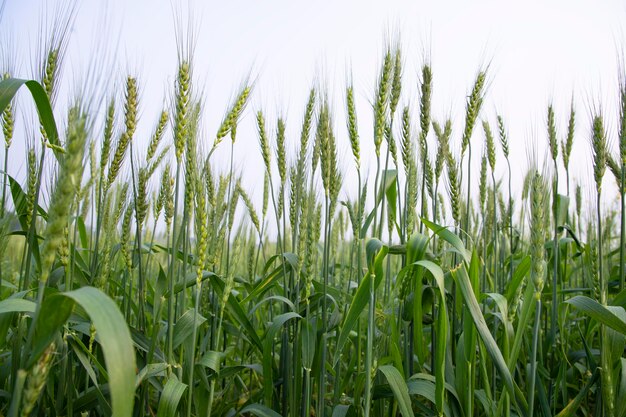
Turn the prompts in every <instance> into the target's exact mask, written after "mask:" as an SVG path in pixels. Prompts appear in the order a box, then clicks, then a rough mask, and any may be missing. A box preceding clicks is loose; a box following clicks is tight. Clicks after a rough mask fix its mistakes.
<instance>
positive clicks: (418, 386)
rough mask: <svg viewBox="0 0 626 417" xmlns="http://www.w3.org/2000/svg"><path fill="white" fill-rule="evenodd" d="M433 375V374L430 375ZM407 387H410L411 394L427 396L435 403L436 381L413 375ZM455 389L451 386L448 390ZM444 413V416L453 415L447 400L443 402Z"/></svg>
mask: <svg viewBox="0 0 626 417" xmlns="http://www.w3.org/2000/svg"><path fill="white" fill-rule="evenodd" d="M428 376H431V377H432V375H428ZM407 387H408V389H409V394H410V395H419V396H420V397H423V398H426V399H427V400H428V401H430V402H431V403H433V404H435V382H434V381H432V380H427V379H422V378H416V377H415V376H412V377H411V378H410V379H409V381H408V382H407ZM451 389H453V388H452V387H450V388H449V389H448V391H450V390H451ZM443 415H444V416H452V415H453V414H452V410H450V405H449V404H448V403H447V402H446V403H444V404H443Z"/></svg>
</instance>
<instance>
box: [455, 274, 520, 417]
mask: <svg viewBox="0 0 626 417" xmlns="http://www.w3.org/2000/svg"><path fill="white" fill-rule="evenodd" d="M465 268H466V267H465V265H461V266H460V267H458V268H456V269H453V270H452V271H450V272H451V274H452V276H453V278H454V280H455V281H456V282H457V285H458V286H459V289H460V290H461V294H462V295H463V300H464V302H465V307H466V308H467V309H468V311H469V313H470V315H471V317H472V320H473V322H474V326H475V327H476V330H477V331H478V334H479V335H480V337H481V339H482V341H483V343H484V344H485V348H486V349H487V352H488V353H489V356H490V357H491V359H492V360H493V362H494V365H495V367H496V369H497V370H498V373H499V374H500V377H501V378H502V381H503V382H504V385H505V387H506V389H507V391H508V392H509V394H510V395H511V397H512V398H515V399H516V402H517V404H518V406H519V407H520V408H521V409H522V411H523V412H525V411H526V408H527V405H526V400H525V398H524V394H523V393H522V392H521V391H520V389H519V387H517V385H515V382H514V381H513V377H512V376H511V372H510V371H509V368H508V366H507V364H506V362H505V361H504V357H503V356H502V352H501V351H500V349H499V348H498V344H497V343H496V341H495V339H494V338H493V336H492V335H491V333H490V331H489V327H488V326H487V322H486V321H485V317H484V316H483V314H482V312H481V310H480V306H479V305H478V300H477V299H476V295H475V294H474V290H473V288H472V286H471V283H470V280H469V277H468V275H467V270H466V269H465Z"/></svg>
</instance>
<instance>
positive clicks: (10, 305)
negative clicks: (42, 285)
mask: <svg viewBox="0 0 626 417" xmlns="http://www.w3.org/2000/svg"><path fill="white" fill-rule="evenodd" d="M34 312H35V303H34V302H32V301H30V300H24V299H23V298H7V299H6V300H2V301H0V314H6V313H34Z"/></svg>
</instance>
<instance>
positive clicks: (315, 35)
mask: <svg viewBox="0 0 626 417" xmlns="http://www.w3.org/2000/svg"><path fill="white" fill-rule="evenodd" d="M54 3H55V2H53V1H47V2H46V1H45V0H8V2H7V4H6V8H5V10H4V15H3V18H2V23H1V25H0V36H2V37H3V38H4V39H6V37H7V34H9V33H12V36H13V39H14V40H15V41H16V43H15V44H16V45H17V51H18V52H17V56H18V61H19V65H18V74H16V75H18V76H20V77H28V76H32V73H31V71H30V69H31V63H32V60H33V56H32V54H31V53H30V52H29V51H31V52H32V51H35V50H36V48H35V45H36V42H37V39H38V38H39V37H40V36H41V35H40V33H39V21H40V19H39V17H35V16H40V15H41V12H42V11H44V10H45V7H44V6H45V5H46V4H48V6H50V5H53V4H54ZM78 3H79V7H78V11H77V16H76V19H75V23H74V25H73V26H72V29H71V38H70V43H69V47H68V53H67V58H68V59H67V61H66V67H65V72H64V80H63V88H64V89H65V91H68V89H70V88H71V87H72V86H73V83H74V84H75V79H76V78H77V76H76V74H78V73H80V71H81V68H85V67H86V63H87V62H88V60H89V59H92V58H93V56H94V55H95V54H100V53H102V48H101V47H99V48H98V49H97V50H91V49H92V47H93V45H94V39H95V38H98V37H99V38H101V39H108V41H107V43H108V44H109V46H108V49H109V52H115V51H117V54H116V57H115V58H116V59H115V62H114V64H113V68H112V70H107V74H109V73H111V74H112V75H113V76H112V79H113V80H114V82H115V84H116V85H117V90H118V91H117V95H118V97H119V98H120V99H121V97H122V94H123V89H122V88H120V86H121V85H122V84H121V80H123V78H124V77H125V75H126V73H128V72H130V73H132V74H134V75H137V76H138V77H139V80H140V85H141V88H142V94H141V112H140V117H141V119H140V127H139V131H138V132H139V134H138V135H137V136H136V140H137V141H138V142H141V143H142V146H145V144H146V142H147V140H148V137H149V132H150V131H151V129H152V128H153V125H154V123H155V122H156V120H157V117H158V113H159V111H160V109H161V108H162V106H163V100H164V98H167V97H168V96H169V95H171V93H172V91H173V79H174V75H175V70H176V37H175V34H176V31H175V28H174V17H173V16H174V12H173V10H187V9H190V10H192V11H193V16H194V20H195V23H196V31H195V36H196V38H197V46H196V50H195V56H194V60H195V63H194V64H195V77H196V80H195V81H196V84H195V85H196V86H197V87H198V89H204V91H205V109H206V111H205V118H204V122H203V126H204V130H205V132H206V135H205V137H206V140H204V149H205V150H208V148H210V146H211V144H212V141H213V139H212V138H213V136H214V134H215V131H216V130H217V128H218V124H219V122H220V120H221V118H222V116H223V113H224V111H225V109H226V107H227V106H228V103H229V100H230V98H231V96H232V95H233V94H234V93H235V92H236V89H237V87H238V86H239V85H240V82H241V80H242V79H243V78H244V77H245V76H246V75H247V74H248V73H250V72H252V74H253V76H255V77H256V78H257V83H256V85H255V90H254V94H253V98H252V101H251V103H250V105H249V106H248V109H247V111H246V112H245V114H244V119H243V121H242V124H241V126H240V129H239V135H238V142H237V146H236V150H235V152H236V161H237V162H236V164H237V168H238V169H239V170H242V171H243V172H244V180H245V183H246V184H247V186H248V188H249V189H250V190H252V192H253V193H254V194H255V196H256V198H260V196H261V193H262V191H261V190H262V181H261V180H260V179H261V178H262V175H261V173H262V169H263V168H262V162H261V158H260V154H259V152H258V139H257V135H256V128H255V120H254V113H255V112H256V111H257V110H258V109H263V110H264V111H265V112H266V113H267V114H268V115H274V114H276V113H277V112H278V113H282V114H284V115H285V116H286V118H287V123H288V126H289V127H288V129H289V130H288V133H289V134H290V135H289V138H288V140H289V142H288V143H289V144H290V145H291V146H290V149H291V150H292V151H294V150H295V148H296V146H297V142H298V140H299V129H300V123H301V118H302V112H303V108H304V105H305V100H306V98H307V96H308V91H309V88H310V87H311V85H312V84H313V83H314V82H316V80H320V79H322V80H325V84H326V85H327V86H328V87H329V92H330V94H331V97H333V107H334V110H335V130H336V132H337V136H338V137H339V140H340V149H341V155H342V156H344V158H343V159H344V165H343V172H344V176H345V177H346V182H347V183H346V186H345V188H346V191H347V192H348V193H349V194H350V195H353V191H354V190H355V187H354V183H355V181H354V180H353V178H354V175H352V173H353V172H354V171H353V165H352V157H351V154H350V150H349V144H348V140H347V134H346V130H345V122H344V120H345V119H344V116H343V115H344V112H343V107H344V99H343V92H344V88H345V80H346V78H347V74H349V73H350V69H351V72H352V75H353V79H354V85H355V89H356V94H357V100H358V117H359V121H360V135H361V140H362V149H363V151H362V154H363V155H364V156H368V157H370V158H371V159H370V160H365V161H364V167H365V169H366V170H367V169H368V167H371V168H372V169H371V171H373V168H374V160H373V157H374V154H373V151H372V149H373V145H372V122H371V107H370V105H369V103H370V100H371V97H372V95H373V91H374V83H375V78H376V73H377V71H378V68H379V64H380V60H381V56H382V50H383V47H384V45H385V42H386V40H388V39H390V38H391V39H396V38H398V36H395V34H397V33H399V34H400V36H399V39H400V40H401V43H402V47H403V55H404V57H405V62H404V74H405V83H404V94H403V99H402V101H401V105H402V104H410V105H411V106H412V108H413V109H414V120H415V121H416V120H417V114H418V113H417V111H418V107H417V103H418V95H417V83H416V78H417V77H416V74H417V73H418V71H419V67H420V65H421V63H423V62H424V59H425V57H426V56H430V57H431V62H432V67H433V73H434V90H433V94H434V96H433V106H432V116H433V118H434V119H436V120H439V121H443V120H444V119H445V118H446V117H448V116H450V117H452V118H453V121H454V125H453V127H454V130H453V131H454V134H453V140H454V143H455V147H456V148H458V144H459V141H460V136H461V130H462V128H463V113H464V106H465V96H466V94H467V93H468V91H469V90H470V89H471V85H472V82H473V79H474V77H475V75H476V72H477V70H478V69H479V68H480V67H481V66H483V65H485V64H486V63H489V62H491V66H490V68H489V80H490V83H489V90H488V93H487V99H486V101H485V105H484V107H483V112H482V114H481V115H482V117H483V118H488V119H489V120H490V121H491V122H492V126H493V125H495V113H496V111H497V112H499V113H500V114H502V115H503V116H504V118H505V121H506V123H507V126H508V129H509V140H510V142H511V148H512V156H513V161H512V162H513V170H514V173H513V175H514V181H515V182H516V183H519V182H520V181H521V178H522V175H523V173H524V172H525V170H526V166H527V156H526V155H527V148H528V147H529V146H532V145H529V144H531V143H534V142H537V143H538V144H539V145H540V146H541V151H540V155H543V153H544V151H543V149H544V148H545V147H546V143H547V138H546V133H545V131H546V129H545V119H546V116H545V114H546V108H547V105H548V103H549V102H550V101H552V102H553V103H554V105H555V108H556V111H557V115H558V119H557V123H558V131H559V136H560V137H563V136H564V135H565V129H566V126H567V115H568V112H569V103H570V99H571V96H572V93H574V97H575V101H576V108H577V112H578V118H577V136H576V141H575V145H574V156H573V158H572V162H571V166H572V173H573V175H574V176H575V177H583V178H584V177H587V176H588V175H589V172H590V164H591V157H590V150H589V140H588V137H589V125H590V124H589V114H590V108H591V106H592V104H593V103H594V102H597V100H598V99H601V100H602V102H603V109H604V111H605V116H606V117H607V119H608V122H607V125H608V128H609V136H610V137H611V139H612V140H613V141H615V137H616V129H617V125H616V114H615V112H616V110H615V108H616V106H615V102H616V100H617V78H618V59H617V58H618V55H619V53H621V52H620V51H623V50H626V42H625V41H626V35H625V32H624V24H623V22H626V3H625V2H623V1H617V0H613V1H579V0H569V1H550V2H546V1H536V0H531V1H524V2H516V4H512V3H513V2H502V1H472V2H468V1H379V2H375V1H356V0H351V1H341V2H340V1H328V0H324V1H314V2H313V1H307V2H305V1H288V0H280V1H243V0H234V1H206V2H203V1H200V0H198V1H191V2H190V3H191V6H189V4H188V2H187V1H185V2H181V4H178V2H176V1H174V0H171V1H170V0H133V1H124V0H108V1H105V2H99V1H96V0H83V1H80V2H78ZM105 15H106V16H108V17H106V18H105ZM103 22H107V24H106V27H107V30H102V23H103ZM390 33H391V35H389V34H390ZM103 37H104V38H103ZM118 39H119V46H118V47H117V48H116V44H117V40H118ZM2 64H4V62H2ZM64 97H66V96H64V95H61V96H60V99H59V102H58V106H57V110H59V109H62V108H63V107H64V105H65V104H67V98H65V99H64ZM64 100H65V101H64ZM22 101H23V102H24V103H23V104H22V105H21V107H22V108H24V107H26V104H25V103H26V100H24V99H22ZM57 117H58V118H59V119H61V120H62V112H59V113H58V115H57ZM268 125H269V126H270V127H271V128H272V129H273V126H275V123H274V120H268ZM18 130H19V128H18ZM483 137H484V136H483V134H482V128H481V126H480V124H478V125H477V129H476V130H475V133H474V136H473V139H472V146H473V149H474V152H473V155H474V156H473V158H474V161H477V160H478V156H477V155H479V154H480V152H481V149H482V146H483V140H484V139H483ZM23 141H24V138H23V137H22V139H19V136H18V137H16V139H15V142H16V145H15V146H14V148H15V149H13V148H12V151H11V152H14V153H13V155H16V156H17V157H18V158H16V160H15V161H13V160H11V164H10V167H9V171H10V172H13V173H15V174H16V175H17V174H18V172H22V173H23V171H24V162H23V161H24V159H25V158H22V155H25V151H24V150H23V149H24V147H23ZM20 142H22V143H20ZM224 145H228V144H227V143H225V144H224ZM224 145H222V148H223V149H221V151H220V152H218V153H217V154H216V164H217V166H219V167H221V168H223V169H226V166H227V160H228V159H227V155H228V153H227V151H228V146H224ZM431 149H433V147H431ZM292 154H293V152H292ZM500 161H501V162H499V165H500V166H499V169H498V172H499V174H502V175H504V171H503V168H504V163H503V160H502V159H501V160H500ZM11 165H13V166H11ZM475 172H476V174H474V177H475V178H478V175H477V172H478V171H477V170H476V171H475ZM372 175H373V173H372ZM18 176H19V175H18ZM607 177H611V174H610V173H609V172H608V171H607ZM607 181H610V182H611V183H612V182H613V180H612V178H609V179H607Z"/></svg>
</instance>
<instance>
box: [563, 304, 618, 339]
mask: <svg viewBox="0 0 626 417" xmlns="http://www.w3.org/2000/svg"><path fill="white" fill-rule="evenodd" d="M565 302H566V303H568V304H571V305H572V306H573V307H574V308H576V309H577V310H580V311H581V312H583V313H584V314H586V315H587V316H589V317H591V318H592V319H594V320H596V321H597V322H599V323H601V324H604V325H605V326H608V327H610V328H611V329H613V330H616V331H618V332H620V333H622V334H626V322H624V321H623V320H622V319H620V318H619V317H618V316H617V315H615V314H614V313H613V312H612V311H611V310H609V309H608V308H606V307H605V306H603V305H602V304H600V303H598V302H597V301H595V300H592V299H591V298H589V297H585V296H584V295H577V296H575V297H572V298H570V299H569V300H565ZM616 308H621V307H616Z"/></svg>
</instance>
